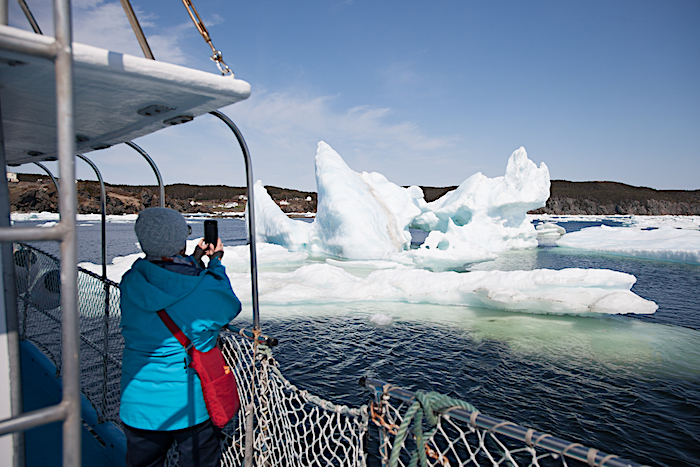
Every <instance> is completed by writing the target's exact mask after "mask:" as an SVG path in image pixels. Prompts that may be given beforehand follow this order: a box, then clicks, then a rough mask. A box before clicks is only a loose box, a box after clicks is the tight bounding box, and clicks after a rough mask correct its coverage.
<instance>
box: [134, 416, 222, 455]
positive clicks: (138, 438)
mask: <svg viewBox="0 0 700 467" xmlns="http://www.w3.org/2000/svg"><path fill="white" fill-rule="evenodd" d="M124 433H125V434H126V465H127V467H161V466H163V465H164V464H165V460H166V458H167V453H168V449H170V446H171V445H172V444H173V441H177V450H178V452H179V453H180V465H181V466H183V467H217V466H218V465H219V457H220V455H221V453H220V451H219V440H220V438H221V430H220V429H219V428H217V427H215V426H214V425H213V424H212V422H211V420H207V421H206V422H204V423H200V424H199V425H195V426H193V427H190V428H185V429H182V430H175V431H152V430H140V429H138V428H132V427H130V426H127V425H124Z"/></svg>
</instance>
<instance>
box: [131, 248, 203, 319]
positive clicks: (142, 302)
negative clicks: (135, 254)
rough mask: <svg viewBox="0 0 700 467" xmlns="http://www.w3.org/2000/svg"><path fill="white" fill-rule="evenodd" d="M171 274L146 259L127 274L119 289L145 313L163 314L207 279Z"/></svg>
mask: <svg viewBox="0 0 700 467" xmlns="http://www.w3.org/2000/svg"><path fill="white" fill-rule="evenodd" d="M205 276H206V273H205V272H203V273H202V274H201V275H199V276H187V275H184V274H178V273H176V272H172V271H168V270H167V269H164V268H162V267H160V266H157V265H155V264H153V263H151V262H150V261H147V260H145V259H138V260H136V262H135V263H134V264H133V266H132V267H131V269H130V270H129V271H128V272H127V273H126V274H124V276H123V277H122V281H121V283H120V284H119V288H120V290H121V292H122V296H127V297H129V300H131V301H132V302H133V303H134V304H135V305H136V306H138V307H139V308H141V309H143V310H148V311H159V310H162V309H164V308H167V307H168V306H170V305H172V304H173V303H175V302H177V301H179V300H181V299H182V298H184V297H185V296H187V295H189V294H190V293H191V292H192V291H193V290H194V289H195V288H196V287H197V286H198V285H199V283H200V282H201V281H202V279H204V277H205Z"/></svg>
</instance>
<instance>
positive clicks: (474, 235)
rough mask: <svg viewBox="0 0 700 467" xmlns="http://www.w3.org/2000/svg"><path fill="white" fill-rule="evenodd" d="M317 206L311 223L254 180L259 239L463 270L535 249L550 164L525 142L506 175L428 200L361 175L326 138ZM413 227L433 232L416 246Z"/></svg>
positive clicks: (416, 191) (475, 178)
mask: <svg viewBox="0 0 700 467" xmlns="http://www.w3.org/2000/svg"><path fill="white" fill-rule="evenodd" d="M315 162H316V183H317V187H318V206H317V214H316V219H315V220H314V222H313V223H312V224H308V223H303V222H299V221H294V220H291V219H289V218H287V217H286V215H285V214H284V213H283V212H282V211H281V210H280V209H279V207H278V206H276V205H275V204H274V203H273V202H272V200H271V199H270V197H269V195H267V193H265V192H264V188H263V186H262V183H260V182H259V183H258V184H256V197H255V200H256V201H255V206H256V235H257V239H258V241H260V242H265V243H275V244H278V245H282V246H284V247H285V248H287V249H289V250H290V251H307V252H308V253H310V254H311V255H312V256H317V255H326V256H330V257H334V258H340V259H350V260H391V261H398V262H400V263H404V264H405V263H413V264H414V265H415V266H418V267H423V268H429V269H433V270H446V269H458V270H459V269H463V268H464V266H465V265H468V264H471V263H475V262H479V261H486V260H490V259H493V258H495V257H496V255H497V253H498V252H501V251H504V250H508V249H517V248H535V247H537V233H536V231H535V229H534V227H533V226H532V224H531V222H530V220H529V218H528V217H527V211H529V210H532V209H536V208H538V207H542V206H544V204H545V203H546V201H547V198H548V197H549V186H550V182H549V170H548V169H547V166H546V165H545V164H544V163H542V164H540V166H539V167H537V166H536V165H535V164H534V163H533V162H532V161H530V160H529V159H528V158H527V153H526V152H525V149H524V148H522V147H521V148H520V149H518V150H517V151H515V152H513V154H512V155H511V156H510V158H509V159H508V164H507V167H506V174H505V176H503V177H496V178H488V177H486V176H484V175H483V174H481V173H477V174H475V175H472V176H471V177H469V178H468V179H467V180H465V181H464V183H462V184H461V185H460V186H459V187H458V188H457V189H456V190H454V191H452V192H450V193H447V194H445V195H444V196H443V197H441V198H440V199H438V200H436V201H434V202H431V203H426V202H425V200H424V198H423V192H422V190H421V189H420V188H419V187H416V186H412V187H409V188H403V187H400V186H398V185H396V184H394V183H392V182H390V181H388V180H387V179H386V177H384V176H383V175H381V174H378V173H367V172H363V173H357V172H354V171H353V170H352V169H350V168H349V167H348V166H347V164H346V163H345V162H344V161H343V159H342V158H341V157H340V155H339V154H338V153H337V152H335V151H334V150H333V149H332V148H331V147H330V146H329V145H328V144H326V143H324V142H320V143H318V149H317V152H316V160H315ZM409 227H412V228H417V229H422V230H425V231H428V232H430V234H429V235H428V237H427V239H426V241H425V242H424V243H423V244H422V245H421V247H420V248H419V249H417V250H411V234H410V232H409Z"/></svg>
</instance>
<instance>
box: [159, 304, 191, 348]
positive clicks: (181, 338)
mask: <svg viewBox="0 0 700 467" xmlns="http://www.w3.org/2000/svg"><path fill="white" fill-rule="evenodd" d="M158 316H160V319H162V320H163V324H165V326H166V327H167V328H168V329H169V330H170V332H172V333H173V335H174V336H175V339H177V340H178V342H180V344H182V346H183V347H184V348H185V350H187V352H188V353H189V351H190V350H191V349H192V347H194V346H193V345H192V341H190V340H189V339H188V338H187V336H186V335H185V333H184V332H182V331H181V330H180V328H179V327H178V326H177V324H175V321H173V320H172V318H171V317H170V315H168V313H167V312H166V311H165V310H160V311H159V312H158Z"/></svg>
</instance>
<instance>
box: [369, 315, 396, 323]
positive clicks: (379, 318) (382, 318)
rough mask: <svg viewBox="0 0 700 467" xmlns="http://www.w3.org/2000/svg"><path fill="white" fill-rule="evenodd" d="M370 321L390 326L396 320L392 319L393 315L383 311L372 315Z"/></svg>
mask: <svg viewBox="0 0 700 467" xmlns="http://www.w3.org/2000/svg"><path fill="white" fill-rule="evenodd" d="M369 322H370V323H372V324H376V325H377V326H389V325H390V324H392V323H393V322H394V320H393V319H391V316H387V315H385V314H382V313H377V314H376V315H372V316H371V317H370V318H369Z"/></svg>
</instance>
